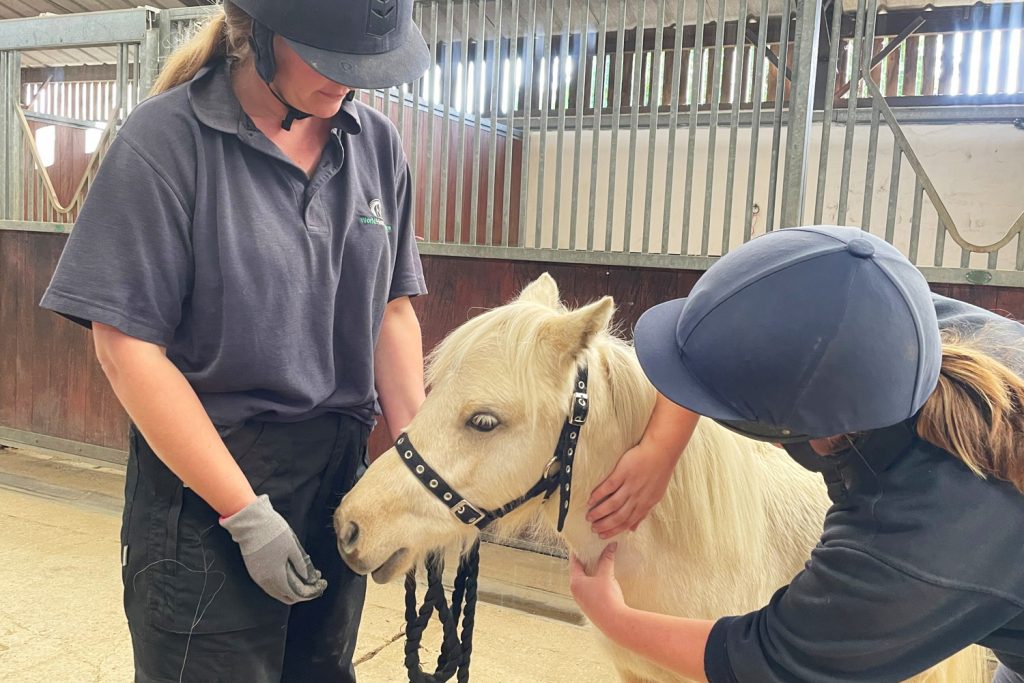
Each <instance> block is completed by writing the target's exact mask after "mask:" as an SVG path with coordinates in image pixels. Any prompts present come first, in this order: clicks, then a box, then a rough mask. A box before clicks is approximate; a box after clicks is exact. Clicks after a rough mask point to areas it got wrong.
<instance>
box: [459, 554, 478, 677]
mask: <svg viewBox="0 0 1024 683" xmlns="http://www.w3.org/2000/svg"><path fill="white" fill-rule="evenodd" d="M479 573H480V541H477V542H476V543H474V544H473V548H472V549H471V550H470V551H469V555H467V556H466V558H465V559H464V560H463V562H462V565H461V566H460V568H459V576H458V578H460V579H461V578H464V579H465V580H464V581H462V582H461V583H462V584H463V585H464V586H465V589H466V593H465V595H466V608H465V611H464V612H463V614H462V658H461V659H460V660H459V675H458V681H459V683H467V681H469V658H470V656H471V655H472V654H473V626H474V625H475V624H476V591H477V576H478V575H479ZM453 602H454V599H453Z"/></svg>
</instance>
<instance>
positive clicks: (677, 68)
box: [661, 0, 767, 254]
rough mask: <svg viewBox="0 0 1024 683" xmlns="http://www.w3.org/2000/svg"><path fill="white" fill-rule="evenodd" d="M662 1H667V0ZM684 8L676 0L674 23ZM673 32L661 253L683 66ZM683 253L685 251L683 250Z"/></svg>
mask: <svg viewBox="0 0 1024 683" xmlns="http://www.w3.org/2000/svg"><path fill="white" fill-rule="evenodd" d="M664 1H665V2H668V0H664ZM697 1H698V2H703V0H697ZM765 2H767V0H765ZM684 9H685V3H684V0H676V23H682V19H680V18H679V17H682V16H683V10H684ZM675 34H676V40H675V43H674V44H673V46H672V55H673V59H672V89H671V95H670V97H671V104H670V110H669V115H668V117H669V118H668V120H669V126H668V154H667V155H666V158H665V195H664V196H665V200H664V202H665V206H664V210H663V212H662V232H661V253H662V254H666V253H668V241H669V240H668V238H669V232H671V226H672V195H673V194H675V193H674V192H673V187H672V180H673V175H674V172H675V168H676V164H675V159H676V130H677V129H678V127H679V125H678V122H679V81H680V79H681V78H682V67H683V32H682V31H676V32H675ZM683 253H685V251H684V252H683Z"/></svg>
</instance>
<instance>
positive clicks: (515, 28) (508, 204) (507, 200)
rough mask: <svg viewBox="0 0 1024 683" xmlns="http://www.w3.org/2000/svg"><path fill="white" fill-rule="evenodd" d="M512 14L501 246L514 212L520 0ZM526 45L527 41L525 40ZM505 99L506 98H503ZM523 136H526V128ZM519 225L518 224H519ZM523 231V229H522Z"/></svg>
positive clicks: (505, 89) (514, 1)
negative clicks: (514, 124) (513, 18)
mask: <svg viewBox="0 0 1024 683" xmlns="http://www.w3.org/2000/svg"><path fill="white" fill-rule="evenodd" d="M512 16H513V17H515V21H514V22H513V24H512V32H511V33H510V34H509V41H508V61H509V69H508V81H507V82H505V83H504V84H503V86H502V91H503V92H507V93H508V108H507V109H506V111H505V115H506V117H505V174H504V176H502V181H503V187H502V193H501V205H502V206H501V208H502V212H501V246H503V247H507V246H508V242H509V234H508V233H509V221H511V213H512V141H513V140H514V139H515V128H514V127H513V123H514V121H515V116H516V107H517V102H518V100H519V88H517V87H516V74H517V73H519V63H520V57H519V47H518V46H519V0H512ZM523 44H524V45H525V41H523ZM503 99H504V98H503ZM521 137H523V138H525V137H526V132H525V129H524V130H523V133H522V135H521ZM518 220H519V225H522V222H523V219H522V214H519V217H518ZM517 227H518V226H517ZM520 232H521V231H520Z"/></svg>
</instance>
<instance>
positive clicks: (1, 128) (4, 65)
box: [0, 50, 24, 219]
mask: <svg viewBox="0 0 1024 683" xmlns="http://www.w3.org/2000/svg"><path fill="white" fill-rule="evenodd" d="M20 91H21V55H20V54H19V53H18V52H17V51H15V50H4V51H0V93H2V94H3V95H2V96H0V217H3V218H6V219H21V218H24V217H23V216H22V215H21V213H22V208H21V207H22V198H21V197H22V185H23V183H24V169H23V168H22V163H23V159H24V157H23V155H22V151H21V147H22V141H21V122H20V121H18V117H17V116H16V111H15V109H14V108H15V107H16V106H18V101H17V98H18V93H19V92H20Z"/></svg>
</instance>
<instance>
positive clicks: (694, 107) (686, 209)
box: [679, 0, 707, 254]
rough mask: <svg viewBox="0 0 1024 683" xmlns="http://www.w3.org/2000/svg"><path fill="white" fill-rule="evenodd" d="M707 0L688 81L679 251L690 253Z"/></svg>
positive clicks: (701, 12)
mask: <svg viewBox="0 0 1024 683" xmlns="http://www.w3.org/2000/svg"><path fill="white" fill-rule="evenodd" d="M706 1H707V0H697V23H696V24H695V27H696V28H695V33H694V45H693V58H692V59H691V60H690V63H691V64H693V77H692V78H691V81H690V129H689V138H688V139H687V143H686V187H685V189H684V191H683V235H682V248H681V250H680V252H679V253H681V254H688V253H690V209H691V208H692V203H693V158H694V156H695V155H694V150H695V149H696V146H697V112H698V110H699V109H700V101H701V99H702V98H701V87H700V86H701V81H702V80H703V78H702V75H703V70H704V5H705V3H706Z"/></svg>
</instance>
